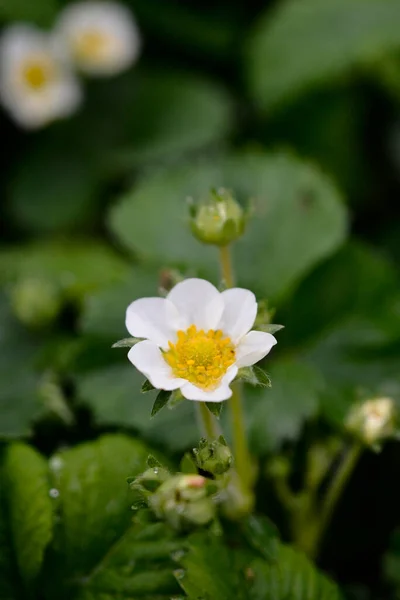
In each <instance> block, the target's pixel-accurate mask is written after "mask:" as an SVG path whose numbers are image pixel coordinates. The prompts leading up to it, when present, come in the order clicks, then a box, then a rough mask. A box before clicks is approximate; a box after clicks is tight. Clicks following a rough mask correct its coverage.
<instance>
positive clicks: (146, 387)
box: [140, 379, 156, 394]
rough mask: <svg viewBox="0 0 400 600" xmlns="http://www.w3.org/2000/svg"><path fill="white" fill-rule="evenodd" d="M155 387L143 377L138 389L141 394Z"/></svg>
mask: <svg viewBox="0 0 400 600" xmlns="http://www.w3.org/2000/svg"><path fill="white" fill-rule="evenodd" d="M155 389H156V388H155V387H154V385H153V384H152V383H150V381H149V380H148V379H145V380H144V382H143V385H142V387H141V388H140V391H141V393H142V394H146V393H147V392H152V391H153V390H155Z"/></svg>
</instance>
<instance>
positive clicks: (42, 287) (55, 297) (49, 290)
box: [11, 277, 62, 329]
mask: <svg viewBox="0 0 400 600" xmlns="http://www.w3.org/2000/svg"><path fill="white" fill-rule="evenodd" d="M11 307H12V310H13V312H14V314H15V316H16V317H17V318H18V319H19V320H20V321H21V323H23V324H24V325H26V326H28V327H31V328H33V329H40V328H43V327H47V326H49V325H51V324H52V323H53V322H54V321H55V319H56V318H57V317H58V315H59V313H60V310H61V307H62V297H61V293H60V290H59V288H58V287H57V286H56V285H54V284H53V283H52V282H51V281H48V280H46V279H41V278H34V277H31V278H27V279H21V280H20V281H18V282H17V283H16V284H15V285H14V286H13V288H12V290H11Z"/></svg>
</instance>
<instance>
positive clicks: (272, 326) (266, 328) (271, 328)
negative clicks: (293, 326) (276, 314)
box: [256, 323, 285, 334]
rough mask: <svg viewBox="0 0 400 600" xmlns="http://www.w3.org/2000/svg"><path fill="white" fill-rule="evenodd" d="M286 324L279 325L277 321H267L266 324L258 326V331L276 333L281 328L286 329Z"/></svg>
mask: <svg viewBox="0 0 400 600" xmlns="http://www.w3.org/2000/svg"><path fill="white" fill-rule="evenodd" d="M284 328H285V326H284V325H278V324H277V323H267V324H266V325H258V326H257V327H256V330H257V331H263V332H264V333H272V334H273V333H276V332H277V331H280V330H281V329H284Z"/></svg>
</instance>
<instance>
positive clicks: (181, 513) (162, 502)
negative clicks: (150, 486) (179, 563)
mask: <svg viewBox="0 0 400 600" xmlns="http://www.w3.org/2000/svg"><path fill="white" fill-rule="evenodd" d="M148 502H149V506H150V507H151V508H152V509H153V511H154V512H155V514H156V516H157V517H158V518H159V519H165V520H166V521H167V522H168V523H169V524H170V525H171V526H172V527H174V528H175V529H187V528H188V527H193V526H200V525H206V524H207V523H209V522H210V521H212V520H213V519H214V517H215V515H216V506H215V503H214V501H213V499H212V497H211V496H210V491H209V489H208V480H207V479H206V478H205V477H202V476H201V475H182V474H178V475H174V476H172V477H170V478H169V479H168V480H166V481H165V482H164V483H163V484H162V485H161V486H160V487H159V488H158V490H157V491H156V492H155V493H154V494H152V495H151V496H150V497H149V499H148Z"/></svg>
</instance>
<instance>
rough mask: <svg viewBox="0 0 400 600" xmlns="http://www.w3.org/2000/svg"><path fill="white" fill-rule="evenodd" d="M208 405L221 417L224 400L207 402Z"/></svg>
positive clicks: (212, 411) (209, 408) (215, 414)
mask: <svg viewBox="0 0 400 600" xmlns="http://www.w3.org/2000/svg"><path fill="white" fill-rule="evenodd" d="M206 405H207V408H208V410H209V411H210V413H212V414H213V415H214V417H217V419H219V417H220V416H221V412H222V408H223V406H222V405H223V402H206Z"/></svg>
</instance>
